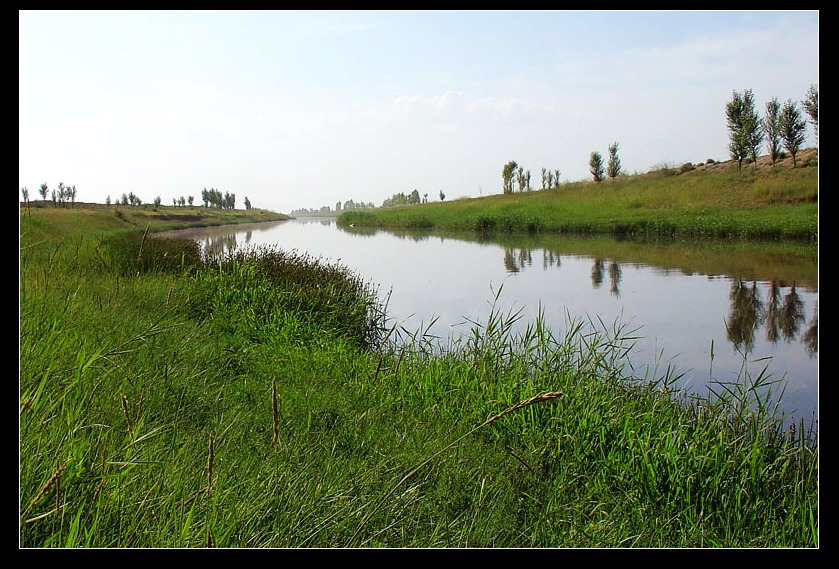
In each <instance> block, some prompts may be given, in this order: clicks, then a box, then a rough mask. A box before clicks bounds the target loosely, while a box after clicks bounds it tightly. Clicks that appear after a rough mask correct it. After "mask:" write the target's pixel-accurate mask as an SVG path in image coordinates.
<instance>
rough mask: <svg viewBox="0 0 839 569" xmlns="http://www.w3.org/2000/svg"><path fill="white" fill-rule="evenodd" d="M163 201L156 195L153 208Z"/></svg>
mask: <svg viewBox="0 0 839 569" xmlns="http://www.w3.org/2000/svg"><path fill="white" fill-rule="evenodd" d="M161 203H163V198H161V197H160V196H157V197H155V198H154V208H155V209H157V208H159V207H160V204H161Z"/></svg>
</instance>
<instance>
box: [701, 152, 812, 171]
mask: <svg viewBox="0 0 839 569" xmlns="http://www.w3.org/2000/svg"><path fill="white" fill-rule="evenodd" d="M795 165H796V167H797V168H801V167H803V166H805V165H806V166H818V165H819V149H818V148H805V149H802V150H799V151H798V152H797V153H796V155H795ZM746 167H749V168H753V167H754V166H753V164H752V163H751V162H749V163H748V164H747V163H746V162H745V161H744V162H743V168H746ZM729 168H737V161H736V160H726V161H725V162H714V163H713V164H707V163H705V164H695V165H694V171H696V172H722V171H723V170H728V169H729ZM757 168H758V170H763V169H767V168H772V158H770V157H769V155H768V154H765V155H763V156H758V158H757ZM775 168H792V155H790V154H789V153H785V154H784V158H782V159H780V160H778V161H776V162H775Z"/></svg>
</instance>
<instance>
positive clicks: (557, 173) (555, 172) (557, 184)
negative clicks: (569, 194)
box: [554, 170, 559, 188]
mask: <svg viewBox="0 0 839 569" xmlns="http://www.w3.org/2000/svg"><path fill="white" fill-rule="evenodd" d="M554 184H555V185H556V187H557V188H558V187H559V170H554Z"/></svg>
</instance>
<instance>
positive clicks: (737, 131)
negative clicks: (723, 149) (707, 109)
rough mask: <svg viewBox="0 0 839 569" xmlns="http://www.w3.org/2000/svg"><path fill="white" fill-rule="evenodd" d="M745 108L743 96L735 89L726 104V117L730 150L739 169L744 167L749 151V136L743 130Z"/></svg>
mask: <svg viewBox="0 0 839 569" xmlns="http://www.w3.org/2000/svg"><path fill="white" fill-rule="evenodd" d="M745 108H746V106H745V102H744V101H743V96H742V95H741V94H740V93H738V92H737V91H734V93H733V94H732V96H731V100H730V101H729V102H728V103H726V105H725V118H726V124H727V126H728V137H729V143H728V151H729V152H730V153H731V159H732V160H737V168H738V169H740V168H742V166H743V160H744V159H745V158H746V154H747V152H748V144H747V138H746V136H745V134H744V132H743V115H744V114H745Z"/></svg>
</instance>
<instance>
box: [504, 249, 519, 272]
mask: <svg viewBox="0 0 839 569" xmlns="http://www.w3.org/2000/svg"><path fill="white" fill-rule="evenodd" d="M504 268H505V269H507V272H508V273H517V272H519V266H518V264H517V263H516V257H515V255H514V253H513V250H512V249H509V248H506V247H505V248H504Z"/></svg>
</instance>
